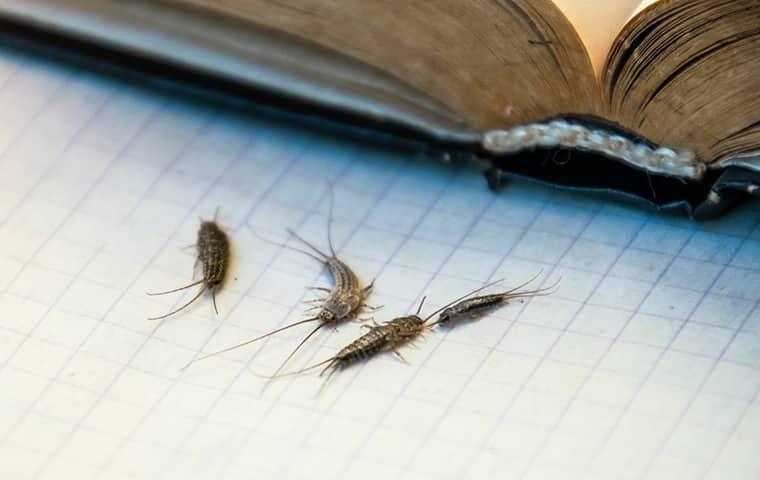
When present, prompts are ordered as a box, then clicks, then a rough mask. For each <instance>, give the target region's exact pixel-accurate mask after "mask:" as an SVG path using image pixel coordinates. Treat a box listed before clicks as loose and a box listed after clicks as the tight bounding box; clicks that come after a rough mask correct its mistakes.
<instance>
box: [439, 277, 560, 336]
mask: <svg viewBox="0 0 760 480" xmlns="http://www.w3.org/2000/svg"><path fill="white" fill-rule="evenodd" d="M539 274H540V272H539ZM537 276H538V275H536V276H535V277H533V278H532V279H530V280H528V281H527V282H525V283H523V284H522V285H518V286H517V287H515V288H513V289H511V290H507V291H506V292H501V293H494V294H490V295H481V296H479V297H474V298H467V299H465V300H462V301H461V302H459V303H456V304H454V305H452V306H450V307H448V308H446V309H444V310H443V311H441V313H440V315H438V320H436V321H435V322H434V323H433V324H432V325H438V324H440V325H443V326H452V325H454V324H456V323H459V322H461V321H463V320H473V319H476V318H479V317H482V316H483V315H485V314H487V313H489V312H492V311H493V310H495V309H497V308H499V307H501V306H504V305H506V304H507V303H509V301H510V300H514V299H516V298H528V297H538V296H544V295H549V294H550V293H552V290H553V289H554V287H556V286H557V284H558V283H559V280H557V281H556V282H555V283H554V284H552V285H550V286H549V287H546V288H539V289H536V290H528V291H520V289H521V288H523V287H524V286H525V285H528V284H529V283H531V282H532V281H533V280H535V279H536V277H537Z"/></svg>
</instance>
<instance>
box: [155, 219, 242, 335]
mask: <svg viewBox="0 0 760 480" xmlns="http://www.w3.org/2000/svg"><path fill="white" fill-rule="evenodd" d="M218 214H219V209H218V208H217V210H216V212H215V213H214V218H213V220H203V219H201V226H200V228H199V229H198V239H197V240H196V242H195V248H196V249H197V251H198V255H197V256H196V258H195V264H193V271H195V269H196V268H197V267H198V263H200V264H201V266H202V269H203V278H201V279H200V280H198V281H196V282H193V283H190V284H189V285H185V286H184V287H179V288H175V289H172V290H166V291H165V292H154V293H151V292H148V295H151V296H155V295H166V294H167V293H174V292H179V291H182V290H186V289H188V288H192V287H194V286H196V285H201V288H200V290H198V293H197V294H195V296H194V297H193V298H191V299H190V301H188V302H187V303H185V304H184V305H182V306H181V307H179V308H177V309H175V310H172V311H171V312H169V313H167V314H164V315H161V316H158V317H150V318H148V320H161V319H164V318H166V317H169V316H171V315H174V314H175V313H178V312H180V311H181V310H183V309H185V308H187V307H188V306H190V304H192V303H193V302H194V301H196V300H197V299H198V297H200V296H201V295H202V294H203V292H205V291H206V290H211V300H212V303H213V305H214V312H216V313H217V314H219V310H218V309H217V308H216V289H217V288H219V287H220V286H221V285H222V283H224V278H225V276H226V274H227V267H228V265H229V260H230V242H229V239H228V238H227V234H226V233H224V231H223V230H222V229H221V228H220V227H219V225H218V224H217V223H216V218H217V215H218Z"/></svg>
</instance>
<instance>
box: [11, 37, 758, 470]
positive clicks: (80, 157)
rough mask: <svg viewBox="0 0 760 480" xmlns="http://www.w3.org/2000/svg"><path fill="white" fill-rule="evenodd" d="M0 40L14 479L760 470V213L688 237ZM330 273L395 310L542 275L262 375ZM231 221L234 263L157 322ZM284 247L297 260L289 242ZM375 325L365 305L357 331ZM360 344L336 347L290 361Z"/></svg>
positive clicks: (318, 345) (330, 337)
mask: <svg viewBox="0 0 760 480" xmlns="http://www.w3.org/2000/svg"><path fill="white" fill-rule="evenodd" d="M95 70H97V69H96V68H89V67H87V68H74V67H71V66H66V65H62V64H57V63H51V62H48V61H45V60H42V59H41V58H38V57H35V56H31V55H28V54H21V53H18V52H16V51H13V50H8V49H5V48H0V119H2V124H3V128H2V129H0V166H2V171H3V175H2V176H0V184H1V185H2V188H1V189H0V197H1V198H2V202H0V312H2V315H0V391H2V392H3V393H2V395H0V406H1V407H2V408H0V472H2V477H3V478H8V479H19V480H23V479H55V480H61V479H78V480H89V479H106V480H113V479H127V478H132V479H135V478H138V479H154V478H155V479H183V480H196V479H209V480H212V479H213V480H217V479H222V478H224V479H246V480H249V479H251V478H256V479H303V478H315V479H317V478H333V479H361V480H374V479H378V480H381V479H382V480H387V479H390V478H399V479H403V480H414V479H430V478H436V479H485V480H488V479H494V480H504V479H513V478H514V479H526V480H528V479H542V480H544V479H548V480H551V479H563V480H564V479H567V478H589V479H590V478H603V479H612V478H621V475H623V477H622V478H646V479H656V478H659V479H662V478H668V479H670V478H678V479H687V480H688V479H705V478H706V479H709V480H718V479H720V480H725V479H732V480H733V479H744V478H746V479H749V478H758V476H760V457H759V456H758V455H757V445H758V439H759V438H760V421H759V420H760V397H759V395H760V349H758V348H757V345H758V344H760V298H759V297H758V292H759V291H760V262H758V259H760V203H759V202H757V201H755V202H754V203H749V204H746V205H744V206H743V207H742V208H737V209H734V210H732V211H731V212H729V213H728V214H727V215H725V216H724V217H722V218H721V219H719V220H715V221H711V222H704V223H695V222H692V221H689V220H687V219H683V218H678V217H674V216H662V215H658V214H656V213H652V212H648V211H644V210H642V209H640V208H637V207H635V206H631V205H628V204H625V203H621V202H617V201H614V200H610V199H607V198H604V197H600V196H596V195H593V196H592V195H587V194H582V193H578V192H564V191H560V190H556V189H551V188H548V187H545V186H540V185H536V184H533V183H527V182H522V181H519V180H515V181H514V182H512V183H510V184H509V185H508V186H507V188H506V189H505V190H504V191H503V192H501V193H499V194H494V193H492V192H490V191H489V190H487V189H486V187H485V184H484V183H485V182H484V180H483V178H482V176H481V173H480V172H479V171H478V170H477V169H475V168H470V167H468V166H466V165H450V164H449V165H446V164H444V163H443V162H441V161H439V160H438V159H429V158H428V159H426V158H425V157H424V156H420V155H416V154H414V153H409V152H404V151H398V150H391V149H387V150H386V149H380V148H379V147H377V145H374V146H373V145H368V144H366V143H364V142H359V141H348V140H347V139H345V138H341V137H332V136H329V135H327V134H325V133H323V132H320V131H319V130H314V129H306V128H298V127H297V126H295V125H293V124H292V122H290V123H288V122H278V121H274V120H272V119H271V118H268V117H264V116H262V115H261V114H260V113H257V112H256V111H250V112H244V111H241V110H240V109H238V110H236V111H234V112H233V111H230V110H228V109H225V108H222V107H221V106H219V105H217V104H214V103H209V102H205V101H203V99H202V98H198V97H197V96H196V95H189V94H184V93H182V90H181V88H180V86H177V92H176V93H167V92H166V91H165V90H160V91H158V90H152V89H150V88H147V87H146V86H145V83H144V82H141V81H139V80H137V79H133V80H128V79H121V80H119V79H116V78H112V77H106V76H100V75H98V74H96V73H94V71H95ZM331 191H332V192H334V195H335V208H334V222H333V230H332V233H333V236H332V237H333V240H334V242H335V248H336V251H337V253H338V255H339V256H340V257H341V258H342V259H343V260H345V261H346V262H347V263H348V264H349V265H351V267H352V268H353V269H354V270H355V271H356V273H357V275H358V276H359V277H360V278H361V279H362V281H363V282H365V283H368V282H369V281H371V280H372V279H373V278H374V279H376V280H375V287H374V291H373V293H372V295H371V296H370V298H369V301H370V303H371V304H372V305H374V306H382V308H381V309H378V310H376V311H374V312H366V313H365V315H366V316H372V317H374V318H375V320H376V321H378V322H382V321H385V320H389V319H391V318H393V317H395V316H398V315H404V314H407V313H410V312H413V311H414V310H415V309H416V308H417V306H418V305H419V302H420V300H421V299H422V297H423V296H427V303H426V304H425V305H424V306H423V309H422V312H423V314H428V313H430V312H432V311H433V310H434V309H435V308H438V307H439V306H441V305H442V304H445V303H446V302H448V301H450V300H453V299H454V298H455V297H457V296H459V295H462V294H463V293H465V292H467V291H469V290H471V289H473V288H476V287H479V286H481V285H484V284H486V283H488V282H489V281H492V280H496V279H499V278H504V279H505V280H504V281H503V282H502V284H501V285H500V286H498V287H494V288H493V289H489V290H488V291H489V292H493V291H497V289H500V288H503V289H507V288H512V287H515V286H516V285H519V284H520V283H523V282H525V281H527V280H529V279H530V278H531V277H533V276H534V275H536V274H539V277H538V278H537V279H536V281H535V282H533V284H531V286H533V287H539V286H544V287H546V286H549V285H551V284H552V283H554V282H555V281H557V280H559V286H558V290H557V291H556V292H555V293H553V294H552V295H549V296H544V297H539V298H532V299H525V301H515V302H513V303H510V304H508V305H505V306H504V307H503V308H501V309H499V310H497V311H495V312H494V313H493V314H491V315H488V316H487V317H484V318H481V319H480V320H479V321H476V322H472V323H467V324H464V325H461V326H460V327H458V328H455V329H452V330H441V331H432V332H429V333H428V334H427V335H426V337H425V339H424V341H420V342H418V345H417V346H416V348H414V347H411V346H410V347H405V348H403V349H401V353H402V354H403V356H404V358H405V360H406V362H403V361H400V360H398V359H397V358H396V357H394V356H393V355H392V354H390V353H388V354H383V355H379V356H378V357H377V358H374V359H372V360H371V361H367V362H364V363H360V364H358V365H356V366H355V367H352V368H348V369H346V370H344V371H341V372H338V373H337V374H336V375H335V376H334V377H333V379H332V380H331V381H330V383H329V384H327V385H326V386H325V388H324V390H323V391H322V392H321V393H319V391H320V388H321V387H322V386H323V381H324V378H321V377H319V376H318V375H317V372H311V373H307V374H303V375H300V376H292V377H287V378H283V379H281V380H279V381H276V382H273V383H272V384H271V385H270V386H269V388H268V389H267V390H266V391H264V392H263V393H262V388H263V387H264V385H265V383H266V379H263V378H261V375H269V374H271V373H272V372H273V371H274V369H275V368H276V367H277V366H278V365H279V364H280V362H281V361H282V360H283V359H284V358H285V356H286V355H287V354H288V353H289V352H290V351H291V350H292V349H293V348H294V347H295V345H296V343H297V342H299V341H300V340H301V339H302V338H303V337H304V336H305V335H306V333H307V332H308V331H309V327H306V326H304V328H301V329H297V328H294V329H292V330H289V331H288V332H283V333H282V334H280V335H277V336H274V337H271V338H269V339H267V340H266V341H262V342H260V343H257V344H253V345H249V346H247V347H244V348H240V349H237V350H234V351H231V352H229V353H226V354H224V355H219V356H216V357H213V358H210V359H208V360H204V361H201V362H198V363H196V364H194V365H193V366H191V367H190V368H188V369H187V370H185V371H181V370H180V369H181V368H182V367H183V366H184V365H185V364H186V363H187V362H188V361H190V360H192V359H194V358H198V357H199V356H200V355H203V354H206V353H210V352H213V351H216V350H218V349H221V348H224V347H228V346H231V345H234V344H236V343H239V342H242V341H245V340H248V339H251V338H253V337H255V336H257V335H261V334H263V333H265V332H267V331H269V330H271V329H273V328H277V327H279V326H282V325H285V324H287V323H290V322H293V321H296V320H300V319H302V318H304V317H303V315H304V310H305V309H306V308H308V306H307V305H305V304H304V303H303V302H304V301H305V300H309V299H312V298H314V295H315V292H311V291H308V290H306V288H307V287H309V286H317V287H328V286H329V285H330V280H329V277H328V276H327V275H326V274H325V272H323V271H322V268H321V266H320V265H319V264H318V263H316V262H315V261H314V260H313V259H311V258H308V257H306V256H304V255H301V254H299V253H297V252H292V251H289V250H285V249H282V248H279V247H276V246H272V245H270V244H267V243H265V242H264V241H262V240H261V239H260V238H259V237H258V235H263V236H266V237H267V238H270V239H274V240H277V241H284V240H286V238H287V236H286V233H285V228H293V229H295V230H296V231H297V232H298V233H300V234H301V235H303V236H304V237H305V238H307V239H309V240H310V241H313V242H314V243H315V244H317V245H318V246H319V247H320V248H326V247H327V234H326V229H327V224H328V212H329V203H330V200H329V199H330V195H331V193H330V192H331ZM217 207H218V208H219V217H218V221H219V223H220V224H221V225H222V226H223V227H224V228H225V229H226V232H227V233H228V235H229V238H230V240H231V242H232V246H233V263H232V270H231V271H230V273H229V276H228V281H227V283H226V285H225V286H224V287H223V288H222V289H221V290H220V291H219V293H218V295H217V304H218V308H219V314H218V315H216V314H215V313H214V310H213V307H212V305H211V298H210V297H209V296H207V295H204V296H203V297H202V298H201V299H200V300H199V301H198V302H196V303H195V304H193V305H192V307H190V308H188V309H186V310H185V311H184V312H182V313H181V314H178V315H176V316H174V317H172V318H169V319H167V320H165V321H163V322H150V321H148V320H146V319H147V317H149V316H153V315H160V314H162V313H165V312H167V311H169V310H170V309H172V308H173V307H176V306H179V305H180V304H181V302H184V301H186V300H187V299H189V298H190V296H191V295H193V294H194V293H195V292H194V291H187V292H181V293H177V294H175V295H165V296H158V297H149V296H147V295H146V291H151V290H162V289H169V288H172V287H178V286H181V285H183V284H187V283H189V281H190V279H191V275H192V267H193V262H194V259H195V258H194V250H193V249H187V248H185V247H187V245H189V244H192V243H193V242H194V241H195V238H196V232H197V230H198V225H199V217H202V218H210V217H212V216H213V215H214V211H215V210H216V208H217ZM291 245H294V246H295V245H296V244H294V243H291ZM363 316H364V315H363ZM363 332H364V330H363V329H362V328H361V327H360V324H359V323H355V322H350V323H347V324H343V325H340V326H339V327H338V328H337V329H323V330H322V331H320V332H319V333H318V334H317V335H315V337H314V338H313V339H312V340H311V341H310V342H309V343H307V345H306V347H305V348H304V349H303V350H302V351H301V352H300V353H299V354H298V355H297V356H296V357H295V358H294V359H293V361H292V362H291V364H290V366H289V367H288V369H289V370H292V369H296V368H299V367H302V366H305V365H308V364H311V363H313V362H317V361H322V360H324V359H325V358H329V357H330V356H331V355H334V354H335V352H336V351H337V350H338V349H339V348H341V347H343V346H344V345H346V344H347V343H348V342H351V341H352V340H354V339H355V338H357V336H358V335H360V334H361V333H363Z"/></svg>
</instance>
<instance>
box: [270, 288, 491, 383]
mask: <svg viewBox="0 0 760 480" xmlns="http://www.w3.org/2000/svg"><path fill="white" fill-rule="evenodd" d="M500 281H501V280H497V281H496V282H492V283H489V284H488V285H484V286H482V287H480V288H478V289H476V290H473V291H472V292H469V293H467V294H466V295H463V296H461V297H459V298H457V299H456V300H454V301H453V302H451V303H448V304H446V305H444V306H443V307H441V308H439V309H437V310H436V311H434V312H433V313H431V314H430V315H428V316H427V317H425V318H421V317H420V311H421V310H422V305H423V304H424V303H425V298H423V299H422V301H421V302H420V304H419V306H418V307H417V311H416V312H415V313H414V315H407V316H403V317H397V318H394V319H393V320H390V321H388V322H384V323H382V324H380V325H374V326H372V327H369V329H370V330H369V332H367V333H365V334H364V335H362V336H361V337H359V338H357V339H356V340H354V341H353V342H351V343H350V344H348V345H346V346H345V347H343V348H342V349H341V350H340V351H339V352H338V353H337V354H335V355H334V356H332V357H330V358H328V359H327V360H324V361H322V362H319V363H316V364H314V365H311V366H309V367H306V368H303V369H301V370H297V371H295V372H290V373H286V374H282V375H278V372H279V370H280V369H278V370H277V371H276V372H275V373H274V375H272V376H271V377H269V378H270V379H274V378H279V377H283V376H290V375H297V374H299V373H303V372H306V371H309V370H312V369H315V368H319V367H321V366H323V365H325V368H324V369H323V370H322V372H320V374H319V375H320V376H323V375H324V374H325V373H328V372H329V374H328V376H327V379H326V380H325V384H326V383H327V381H328V380H329V379H330V377H331V376H332V375H333V374H334V373H335V372H337V371H338V370H343V369H344V368H347V367H349V366H351V365H353V364H355V363H357V362H359V361H362V360H367V359H369V358H371V357H374V356H375V355H377V354H379V353H382V352H387V351H392V352H393V353H394V354H396V356H397V357H399V358H400V359H401V360H403V359H404V358H403V357H402V356H401V353H400V352H399V350H398V349H399V348H400V347H402V346H403V345H406V344H408V343H411V342H414V341H415V340H417V339H418V338H420V337H421V336H422V335H423V334H424V333H425V331H426V330H429V329H431V328H432V327H433V325H435V324H430V325H428V324H427V322H428V320H430V319H431V318H433V317H434V316H435V315H436V314H438V313H439V312H442V311H443V310H445V309H447V308H449V307H451V306H452V305H453V304H454V303H456V302H459V301H461V300H463V299H465V298H467V297H469V296H471V295H474V294H475V293H477V292H479V291H481V290H483V289H485V288H488V287H490V286H492V285H493V284H495V283H498V282H500ZM322 388H324V385H323V387H322Z"/></svg>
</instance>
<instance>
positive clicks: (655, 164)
mask: <svg viewBox="0 0 760 480" xmlns="http://www.w3.org/2000/svg"><path fill="white" fill-rule="evenodd" d="M482 147H483V149H484V150H485V151H487V152H489V153H492V154H497V155H504V154H515V153H518V152H521V151H524V150H532V149H535V148H569V149H578V150H584V151H588V152H592V153H599V154H602V155H606V156H608V157H611V158H613V159H616V160H620V161H623V162H626V163H628V164H631V165H633V166H635V167H638V168H643V169H645V170H648V171H650V172H653V173H654V172H656V173H661V174H665V175H674V176H678V177H688V178H690V179H693V180H699V179H701V178H702V176H703V175H704V173H705V171H706V169H707V166H706V165H705V164H704V163H703V162H701V161H699V159H698V158H697V156H696V154H695V153H694V152H692V151H691V150H686V149H677V148H668V147H655V146H652V145H650V144H647V143H645V142H642V141H638V140H632V139H630V138H627V137H625V136H623V135H621V134H620V133H619V132H615V131H610V130H605V129H600V128H593V127H589V126H586V125H582V124H579V123H573V122H568V121H567V120H564V119H555V120H551V121H547V122H538V123H530V124H526V125H518V126H516V127H514V128H511V129H508V130H491V131H488V132H486V133H485V134H484V136H483V141H482Z"/></svg>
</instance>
